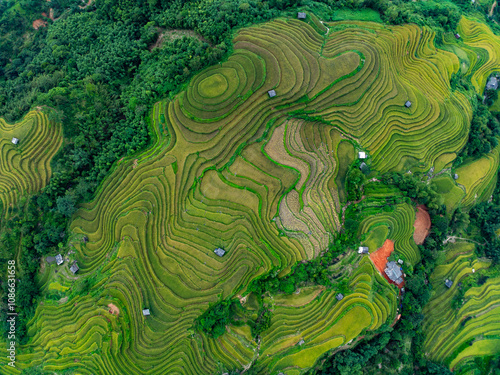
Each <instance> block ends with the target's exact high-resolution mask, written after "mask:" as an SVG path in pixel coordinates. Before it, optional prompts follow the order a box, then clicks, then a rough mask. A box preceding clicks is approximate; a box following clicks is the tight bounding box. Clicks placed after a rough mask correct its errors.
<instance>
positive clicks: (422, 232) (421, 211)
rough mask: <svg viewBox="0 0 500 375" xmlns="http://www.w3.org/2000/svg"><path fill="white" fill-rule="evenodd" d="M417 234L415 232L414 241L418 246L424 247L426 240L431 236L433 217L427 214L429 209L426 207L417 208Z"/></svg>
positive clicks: (415, 225) (415, 224)
mask: <svg viewBox="0 0 500 375" xmlns="http://www.w3.org/2000/svg"><path fill="white" fill-rule="evenodd" d="M415 216H416V217H415V223H414V224H413V226H414V227H415V232H413V240H414V241H415V243H416V244H417V245H422V244H423V243H424V240H425V238H426V237H427V236H428V235H429V230H430V229H431V217H430V216H429V213H428V212H427V207H425V206H424V205H420V206H417V213H416V215H415Z"/></svg>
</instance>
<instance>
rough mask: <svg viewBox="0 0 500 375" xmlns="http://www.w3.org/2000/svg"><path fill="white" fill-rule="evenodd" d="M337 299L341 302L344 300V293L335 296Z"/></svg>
mask: <svg viewBox="0 0 500 375" xmlns="http://www.w3.org/2000/svg"><path fill="white" fill-rule="evenodd" d="M335 298H337V301H340V300H342V299H344V295H343V294H342V293H339V294H337V295H336V296H335Z"/></svg>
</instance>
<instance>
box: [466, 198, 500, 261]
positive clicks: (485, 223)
mask: <svg viewBox="0 0 500 375" xmlns="http://www.w3.org/2000/svg"><path fill="white" fill-rule="evenodd" d="M470 219H471V223H472V224H474V225H476V226H478V227H479V229H480V237H479V238H478V240H479V241H481V242H484V244H483V245H480V246H477V250H478V251H479V253H480V255H484V256H487V257H488V258H490V259H491V260H493V262H495V263H498V262H500V239H499V238H498V235H497V234H496V231H497V230H498V229H499V228H500V206H499V205H498V204H496V203H494V202H483V203H480V204H478V205H477V206H475V207H473V208H472V210H471V211H470Z"/></svg>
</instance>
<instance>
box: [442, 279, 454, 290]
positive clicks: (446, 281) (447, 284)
mask: <svg viewBox="0 0 500 375" xmlns="http://www.w3.org/2000/svg"><path fill="white" fill-rule="evenodd" d="M444 285H446V287H447V288H451V286H452V285H453V281H451V280H449V279H446V280H445V281H444Z"/></svg>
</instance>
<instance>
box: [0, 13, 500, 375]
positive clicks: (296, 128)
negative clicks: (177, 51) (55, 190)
mask: <svg viewBox="0 0 500 375" xmlns="http://www.w3.org/2000/svg"><path fill="white" fill-rule="evenodd" d="M346 12H347V11H346ZM373 12H374V13H373V14H372V13H371V12H366V13H363V15H362V16H363V17H362V18H361V19H358V18H357V17H356V13H350V11H349V12H347V13H346V14H348V16H349V17H347V18H346V17H344V18H342V19H343V20H339V21H331V22H323V21H320V20H319V15H317V16H316V15H314V14H313V12H308V13H307V18H306V19H305V20H298V19H296V18H295V17H293V18H292V17H278V18H276V19H274V20H271V21H268V22H263V23H258V24H256V25H253V26H248V27H244V28H240V29H239V30H238V31H237V32H235V33H234V36H233V47H232V52H231V53H230V54H229V55H228V57H227V58H225V59H224V60H223V61H221V62H219V63H217V64H215V65H212V66H209V67H207V68H205V69H203V70H201V72H199V73H197V74H195V75H194V76H193V77H192V78H191V79H190V80H189V81H188V82H187V83H186V84H185V85H184V87H183V89H182V90H180V91H179V92H178V93H177V94H176V95H172V96H171V97H169V98H164V99H163V100H161V101H159V102H157V103H156V104H155V105H154V106H153V108H152V110H151V111H150V113H148V114H147V116H148V117H147V120H148V126H149V132H150V134H151V137H152V141H151V142H150V144H149V146H148V147H147V148H145V149H143V150H142V151H140V152H137V153H135V154H133V155H132V156H127V157H124V158H121V159H120V160H119V161H118V162H115V163H114V164H113V165H112V167H111V170H110V172H109V174H108V175H107V176H106V177H105V178H104V180H103V181H102V183H100V184H99V186H98V187H97V192H96V194H95V195H94V197H93V198H92V199H91V200H88V201H87V202H84V203H81V204H79V205H78V209H77V210H76V212H74V213H72V216H71V219H70V222H69V232H68V233H69V237H68V238H67V239H65V240H64V241H62V240H61V241H62V242H61V245H60V246H59V248H57V249H54V254H50V255H53V256H55V255H56V254H58V253H61V254H63V258H64V263H63V265H61V266H59V265H57V264H56V263H55V262H51V263H48V262H47V261H46V258H43V257H41V258H42V259H41V263H42V266H41V268H40V271H39V272H38V273H37V277H36V281H37V283H38V284H39V285H40V288H41V292H40V296H41V297H40V298H41V299H40V301H41V302H40V303H38V305H37V306H36V310H35V312H34V316H32V317H31V318H30V320H29V322H28V324H27V326H26V335H27V337H28V340H27V342H26V343H23V344H22V345H19V346H18V348H17V363H16V367H11V366H8V365H7V362H8V359H7V358H5V356H2V357H1V359H0V365H1V369H0V373H2V374H28V372H27V371H28V370H29V369H32V368H36V369H38V370H39V371H40V372H39V373H40V374H42V373H43V374H45V373H47V374H49V373H50V374H129V375H133V374H138V375H139V374H140V375H145V374H179V375H180V374H186V375H187V374H189V375H200V374H224V373H226V374H230V373H231V374H236V373H240V372H236V371H243V370H244V371H248V373H251V374H254V373H255V374H272V375H277V374H286V375H299V374H305V373H306V372H307V371H312V370H318V369H319V368H320V367H319V366H321V365H322V364H324V363H326V362H325V361H327V360H328V359H327V358H328V356H331V355H332V354H334V357H333V358H335V354H336V353H341V352H342V351H350V350H355V349H356V347H357V346H358V345H363V342H364V341H363V340H365V341H366V340H372V339H378V338H380V337H382V336H384V335H389V336H390V333H391V332H392V331H393V330H396V329H399V328H398V327H401V326H405V327H409V326H410V325H411V324H410V323H406V322H408V320H406V321H405V320H404V319H405V318H406V315H405V313H406V311H409V310H410V309H407V306H409V305H408V304H409V303H412V302H411V301H413V300H414V299H418V297H411V293H415V295H417V292H412V290H420V289H417V288H416V287H415V285H416V284H417V282H416V281H412V280H413V279H412V278H414V279H415V280H421V284H422V286H421V288H422V289H421V290H423V289H424V288H427V285H428V288H429V296H428V297H429V299H428V302H427V301H425V303H424V305H425V306H424V307H423V308H421V314H422V319H423V321H422V322H421V323H419V324H421V327H422V328H421V331H418V332H421V333H422V340H423V344H421V347H422V352H423V353H424V354H423V355H424V357H425V359H426V360H428V361H433V362H435V363H438V364H440V365H443V366H444V367H446V368H448V369H450V370H452V371H456V373H457V374H482V373H485V374H486V373H487V372H479V370H478V369H479V368H480V367H481V366H479V365H478V360H477V359H478V358H480V359H481V360H484V361H485V363H487V365H484V366H483V368H487V367H488V366H489V363H490V362H491V361H494V360H495V358H498V356H500V324H499V323H498V322H499V320H498V318H499V315H498V314H500V310H499V306H500V291H497V289H499V288H500V286H499V285H500V284H499V282H500V278H499V276H498V275H497V274H496V273H495V272H497V271H498V267H497V266H496V263H495V261H494V260H493V261H492V260H491V257H488V254H489V253H488V252H487V251H488V250H487V251H486V253H485V254H482V253H479V250H478V249H476V245H477V246H479V245H481V244H483V242H484V243H486V242H487V240H486V239H484V241H483V240H482V239H481V236H483V235H484V234H483V232H484V233H485V232H486V231H487V230H486V229H485V224H484V223H483V221H481V220H480V219H479V218H478V216H477V215H479V214H476V213H475V212H476V211H474V209H475V208H474V207H476V205H478V204H493V203H491V202H492V201H493V202H495V198H494V195H495V194H497V190H495V189H496V184H497V175H498V169H499V152H500V146H496V147H493V148H492V149H491V151H489V152H487V153H484V154H483V155H481V156H479V157H473V156H471V155H468V156H463V157H462V156H460V163H457V160H456V159H457V157H458V156H459V155H462V154H461V151H462V149H463V148H464V147H466V144H467V142H468V137H469V132H470V124H471V121H472V120H473V116H475V114H474V111H475V108H476V107H475V106H476V104H474V103H475V101H476V95H483V92H484V88H485V86H486V82H487V80H488V78H489V76H490V75H491V74H492V73H495V72H497V71H499V70H500V68H499V64H500V62H499V61H498V59H499V58H500V37H499V36H497V35H495V34H494V33H493V32H492V31H491V30H490V29H489V27H488V26H487V25H485V24H484V23H480V22H478V21H476V20H474V19H472V18H466V17H463V18H462V20H461V21H460V23H459V27H458V29H457V32H459V33H460V34H461V39H457V38H455V37H454V36H453V34H451V33H447V34H444V35H440V36H436V34H435V33H434V32H433V31H432V30H431V29H430V28H428V27H420V26H417V25H415V24H405V25H401V26H391V25H388V24H384V23H382V22H381V21H380V19H379V17H378V13H376V12H375V11H373ZM342 14H343V13H342V12H340V13H338V14H337V16H338V17H339V19H340V18H341V16H342ZM372 21H378V22H372ZM448 34H449V35H448ZM437 38H441V39H440V40H437ZM437 46H439V48H438V47H437ZM464 63H466V65H467V66H466V68H463V64H464ZM459 72H462V73H460V74H462V77H463V79H464V80H469V82H470V83H471V87H470V88H469V90H466V89H459V88H457V87H456V86H453V87H452V84H451V82H452V81H453V79H454V77H455V76H456V75H457V74H459ZM89 90H90V89H89ZM405 103H409V104H406V105H405ZM48 113H49V112H48V111H47V110H45V109H42V110H40V111H31V112H29V113H28V114H26V116H25V117H24V118H23V120H22V121H20V122H17V123H14V124H9V123H7V122H6V121H4V120H3V119H0V135H1V137H2V139H1V142H0V145H1V148H0V153H1V160H0V201H1V206H0V207H1V215H2V217H4V218H5V219H7V218H8V217H9V215H11V212H12V209H11V207H14V206H15V205H16V204H17V203H18V202H19V201H20V200H21V199H22V197H23V196H26V195H27V194H34V193H37V192H39V191H42V189H43V188H44V187H45V185H46V184H47V183H48V181H49V179H50V177H51V160H52V158H53V157H54V155H56V153H57V151H58V150H61V149H62V147H64V145H63V132H62V127H61V125H60V123H59V122H57V123H56V122H55V121H53V120H51V121H49V117H48ZM13 137H16V138H18V139H19V140H20V141H19V143H18V144H17V145H14V144H13V143H12V142H11V138H13ZM495 139H498V138H495ZM360 153H364V156H362V155H361V154H360ZM462 158H463V160H462ZM363 164H364V165H363ZM356 181H361V182H356ZM412 184H413V185H412ZM412 189H413V190H412ZM486 211H488V210H486ZM489 211H490V212H493V209H490V210H489ZM428 212H429V213H428ZM463 212H465V215H466V216H467V220H465V219H463V218H462V219H461V216H460V215H462V214H463ZM469 214H470V220H469ZM475 215H476V216H475ZM466 221H467V224H468V223H469V221H470V225H469V226H467V225H466V224H463V223H464V222H466ZM459 222H460V223H462V224H463V225H462V224H460V223H459ZM457 223H459V224H457ZM482 223H483V224H482ZM448 224H449V227H450V228H453V229H449V230H448V229H443V228H444V227H447V226H448ZM461 225H462V226H461ZM416 228H417V229H416ZM447 230H448V231H447ZM490 232H491V231H490ZM490 232H488V233H490ZM428 236H430V238H431V239H429V238H428ZM440 236H441V237H440ZM497 237H498V236H497ZM426 238H427V240H426ZM347 239H348V240H347ZM344 240H345V242H343V241H344ZM430 243H432V246H435V248H436V249H438V250H435V251H434V250H429V249H430V247H429V246H431V245H430ZM360 247H366V248H367V250H366V251H365V252H363V251H362V250H361V248H360ZM358 248H360V250H359V251H358ZM216 249H222V250H224V252H225V253H224V254H223V256H218V255H217V254H216V253H214V250H216ZM433 249H434V248H433ZM488 249H489V248H488ZM431 260H432V262H436V263H435V267H434V263H432V266H431V265H430V262H431ZM74 261H77V264H78V267H79V271H78V272H76V273H72V272H71V271H70V269H69V266H70V265H72V264H73V262H74ZM389 262H394V265H395V267H396V268H397V270H400V271H401V274H402V276H401V277H402V278H403V282H402V283H396V282H395V281H394V279H391V277H390V274H389V272H388V271H387V269H386V267H388V266H389V264H390V263H389ZM312 264H314V265H315V266H317V267H320V266H322V268H321V269H320V270H318V269H316V270H315V271H314V272H312V271H309V270H310V268H308V267H310V266H309V265H312ZM311 267H312V266H311ZM308 272H309V273H308ZM304 275H305V276H304ZM422 275H425V276H422ZM424 279H425V283H424ZM447 279H450V280H452V281H453V285H452V286H451V287H447V286H445V284H444V283H445V280H447ZM318 280H319V281H318ZM459 283H461V284H460V286H459ZM424 284H425V285H426V286H424ZM262 285H265V286H266V288H267V289H262V288H264V287H263V286H262ZM419 285H420V284H419ZM259 288H261V289H259ZM405 288H406V289H407V291H405ZM412 288H414V289H412ZM461 288H462V289H461ZM259 291H260V292H259ZM419 293H420V292H419ZM423 294H424V292H421V293H420V295H423ZM224 303H227V305H224ZM220 306H229V307H228V308H227V310H224V311H226V312H223V309H222V307H220ZM217 309H219V310H217ZM145 310H148V313H146V312H145ZM214 311H215V312H214ZM229 311H230V316H229V317H227V319H226V317H225V315H224V314H229ZM212 312H213V314H215V315H216V316H217V317H216V318H213V315H210V314H212ZM412 313H413V312H411V313H409V314H412ZM419 313H420V312H419ZM217 314H219V315H217ZM210 319H215V320H214V321H211V320H210ZM218 319H220V321H223V320H224V319H226V320H224V323H223V324H222V325H221V326H220V327H222V328H216V327H217V325H218V324H219V320H218ZM401 319H402V320H401ZM406 319H409V318H406ZM400 320H401V321H400ZM210 324H211V325H210ZM207 327H211V328H207ZM409 330H414V331H415V332H417V328H411V329H409ZM398 332H399V331H398ZM398 334H399V333H398ZM393 335H394V336H393V337H395V336H396V335H395V334H393ZM410 341H411V340H410ZM410 346H411V345H410ZM0 347H1V349H6V344H5V343H4V342H2V344H1V345H0ZM412 350H413V349H412ZM4 351H5V350H4ZM370 361H376V359H375V358H373V359H371V360H367V362H363V363H366V369H365V371H366V372H364V373H367V374H368V373H370V374H371V373H380V374H392V373H399V372H398V370H396V369H397V368H398V367H399V364H397V366H396V365H395V367H394V368H392V367H391V369H390V370H389V367H387V369H386V367H383V366H389V365H388V364H387V363H386V361H383V360H380V361H381V362H380V365H379V364H378V363H375V362H370ZM360 363H361V362H360ZM491 363H493V362H491ZM371 365H373V371H372V370H370V371H372V372H369V371H368V370H367V369H368V368H372V367H369V366H371ZM404 366H406V364H405V365H404ZM404 366H403V364H402V362H401V367H400V369H401V368H406V367H404ZM444 367H443V368H444ZM384 369H386V370H384ZM42 371H43V372H42ZM251 371H254V372H251ZM360 371H361V370H360ZM241 373H243V372H241ZM333 373H335V374H336V373H337V372H332V374H333ZM344 373H345V372H344ZM354 373H355V374H357V373H358V372H353V374H354ZM359 373H361V372H359ZM408 373H411V372H408ZM422 373H424V372H422ZM33 374H35V372H33ZM36 374H38V372H36ZM310 374H313V372H311V373H310ZM339 374H340V372H339Z"/></svg>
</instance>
